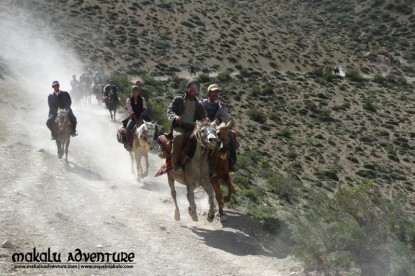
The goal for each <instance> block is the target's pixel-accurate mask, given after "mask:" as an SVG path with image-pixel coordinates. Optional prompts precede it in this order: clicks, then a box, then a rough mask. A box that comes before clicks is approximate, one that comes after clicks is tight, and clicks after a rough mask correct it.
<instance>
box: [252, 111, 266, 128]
mask: <svg viewBox="0 0 415 276" xmlns="http://www.w3.org/2000/svg"><path fill="white" fill-rule="evenodd" d="M248 116H249V118H251V119H252V120H254V121H255V122H258V123H260V124H263V123H265V122H266V121H267V117H266V116H265V113H264V112H262V111H261V110H258V109H255V108H252V109H250V110H249V111H248Z"/></svg>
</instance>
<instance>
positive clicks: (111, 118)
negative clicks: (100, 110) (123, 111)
mask: <svg viewBox="0 0 415 276" xmlns="http://www.w3.org/2000/svg"><path fill="white" fill-rule="evenodd" d="M108 110H109V112H110V114H111V120H112V118H113V116H112V110H111V109H108Z"/></svg>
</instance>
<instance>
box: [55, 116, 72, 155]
mask: <svg viewBox="0 0 415 276" xmlns="http://www.w3.org/2000/svg"><path fill="white" fill-rule="evenodd" d="M68 112H69V110H66V109H65V108H59V109H58V114H57V116H56V119H55V125H54V130H55V131H56V146H57V147H58V158H59V159H62V156H63V153H64V151H65V155H66V156H65V160H66V162H68V148H69V143H70V141H71V123H70V121H69V116H68Z"/></svg>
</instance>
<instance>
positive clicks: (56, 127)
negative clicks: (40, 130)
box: [52, 120, 72, 136]
mask: <svg viewBox="0 0 415 276" xmlns="http://www.w3.org/2000/svg"><path fill="white" fill-rule="evenodd" d="M68 127H69V129H70V130H71V131H72V124H71V121H70V120H68ZM58 132H59V125H58V123H57V122H56V121H54V122H53V125H52V135H54V136H56V135H57V134H58Z"/></svg>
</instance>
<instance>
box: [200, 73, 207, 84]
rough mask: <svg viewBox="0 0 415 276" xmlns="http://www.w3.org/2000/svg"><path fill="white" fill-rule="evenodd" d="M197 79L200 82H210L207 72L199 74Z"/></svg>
mask: <svg viewBox="0 0 415 276" xmlns="http://www.w3.org/2000/svg"><path fill="white" fill-rule="evenodd" d="M197 79H198V80H199V81H200V83H208V82H210V77H209V76H208V74H205V73H202V74H199V76H198V77H197Z"/></svg>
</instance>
